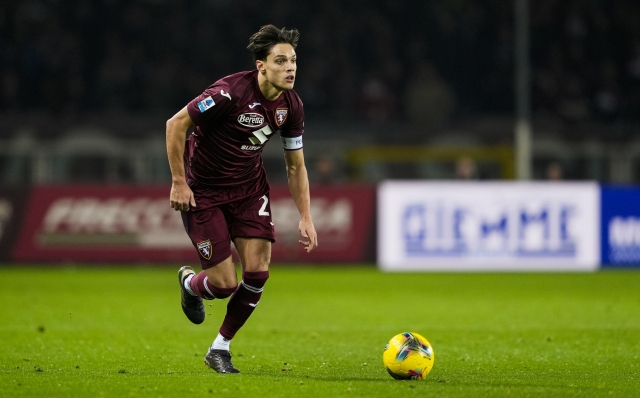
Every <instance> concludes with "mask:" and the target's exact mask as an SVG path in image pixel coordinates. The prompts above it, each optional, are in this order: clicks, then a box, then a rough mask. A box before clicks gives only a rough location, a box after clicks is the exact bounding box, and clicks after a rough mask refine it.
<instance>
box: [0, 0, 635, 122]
mask: <svg viewBox="0 0 640 398" xmlns="http://www.w3.org/2000/svg"><path fill="white" fill-rule="evenodd" d="M529 3H530V8H531V14H530V23H531V60H532V67H533V68H532V85H533V86H532V88H533V91H532V99H533V111H534V116H537V117H553V118H561V119H564V120H568V121H582V120H604V121H609V120H636V119H638V117H639V115H640V23H638V21H640V3H639V2H638V1H634V0H616V1H610V0H573V1H572V0H536V1H530V2H529ZM0 7H1V8H0V113H2V112H5V113H6V112H22V111H28V112H32V111H34V112H52V113H55V114H64V115H76V114H82V113H87V112H89V113H100V112H160V113H164V114H165V116H169V115H170V114H171V113H172V112H175V111H177V110H178V109H179V108H181V107H182V106H184V105H185V104H186V102H187V101H189V100H190V99H192V98H193V97H194V96H195V95H197V94H198V93H200V92H201V91H202V90H203V89H204V88H205V87H207V86H208V85H209V84H211V83H212V82H213V81H215V80H217V79H218V78H220V77H223V76H224V75H226V74H229V73H232V72H235V71H240V70H247V69H253V67H254V66H253V63H252V60H251V56H250V54H249V52H248V51H247V50H246V45H247V42H248V38H249V36H250V35H251V34H252V33H253V32H255V31H256V30H257V29H258V28H259V27H260V26H261V25H264V24H267V23H273V24H275V25H277V26H286V27H289V28H298V29H299V30H300V32H301V38H300V45H299V48H298V55H299V73H298V76H299V79H298V81H297V83H296V90H297V91H298V92H299V94H300V95H301V97H302V99H303V101H304V103H305V109H306V110H307V113H308V114H309V115H319V116H322V117H324V118H327V119H331V118H335V119H342V120H367V121H370V122H374V123H375V122H385V121H391V120H411V121H413V122H416V123H428V124H429V125H431V126H438V125H440V124H444V123H447V122H449V121H450V120H452V119H455V118H465V117H470V116H477V115H485V114H491V115H509V114H512V113H513V108H514V106H513V102H514V88H513V86H514V85H513V79H514V73H513V68H514V60H513V53H514V51H513V46H514V27H513V23H514V22H513V21H514V11H513V2H511V1H504V0H484V1H483V0H428V1H409V0H323V1H318V2H301V1H294V0H274V1H270V2H262V1H258V0H146V1H143V0H137V1H134V0H127V1H125V0H95V1H91V0H75V1H74V0H68V1H64V0H21V1H15V2H3V4H2V6H0Z"/></svg>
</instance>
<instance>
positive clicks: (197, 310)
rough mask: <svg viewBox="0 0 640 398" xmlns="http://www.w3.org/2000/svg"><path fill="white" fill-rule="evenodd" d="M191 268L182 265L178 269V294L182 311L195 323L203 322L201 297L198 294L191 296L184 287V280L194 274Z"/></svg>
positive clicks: (203, 314)
mask: <svg viewBox="0 0 640 398" xmlns="http://www.w3.org/2000/svg"><path fill="white" fill-rule="evenodd" d="M195 273H196V272H195V271H194V270H193V268H191V267H188V266H184V267H182V268H180V270H179V271H178V282H180V296H181V301H182V311H184V314H185V315H186V316H187V318H189V320H190V321H191V322H193V323H195V324H201V323H202V322H204V317H205V312H204V304H203V303H202V299H201V298H200V297H198V296H192V295H191V294H190V293H189V292H188V291H187V289H186V288H185V287H184V280H185V279H186V278H187V277H188V276H189V275H192V274H194V275H195Z"/></svg>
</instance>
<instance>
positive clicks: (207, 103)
mask: <svg viewBox="0 0 640 398" xmlns="http://www.w3.org/2000/svg"><path fill="white" fill-rule="evenodd" d="M215 104H216V102H215V101H214V100H213V98H211V96H208V97H207V98H205V99H203V100H202V101H200V102H198V109H200V113H204V111H206V110H207V109H209V108H211V107H212V106H214V105H215Z"/></svg>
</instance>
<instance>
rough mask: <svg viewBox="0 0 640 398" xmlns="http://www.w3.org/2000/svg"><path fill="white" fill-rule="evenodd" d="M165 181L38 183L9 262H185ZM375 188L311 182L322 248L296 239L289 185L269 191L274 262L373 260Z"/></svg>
mask: <svg viewBox="0 0 640 398" xmlns="http://www.w3.org/2000/svg"><path fill="white" fill-rule="evenodd" d="M169 188H170V187H168V186H164V185H162V186H133V185H127V186H102V185H88V186H85V185H65V186H61V185H55V186H38V187H35V188H34V189H33V190H32V194H31V196H30V199H29V200H28V201H27V203H26V211H25V217H24V223H23V227H22V231H21V233H20V234H19V237H18V239H17V242H16V243H15V245H14V248H13V254H12V259H13V260H14V261H45V262H61V261H62V262H98V263H109V262H149V263H156V262H188V263H192V264H197V263H198V255H197V252H196V251H195V249H194V248H193V245H192V243H191V241H190V240H189V238H188V236H187V234H186V233H185V231H184V228H183V225H182V219H181V217H180V213H179V212H176V211H174V210H173V209H172V208H171V207H170V206H169ZM374 203H375V189H374V188H372V187H324V188H322V187H318V188H314V187H312V215H313V217H314V222H315V226H316V229H317V231H318V234H319V242H320V246H319V247H318V248H317V249H316V250H314V251H313V252H311V253H309V254H308V253H306V252H305V251H304V250H303V248H302V246H301V245H300V244H299V243H298V239H299V232H298V221H299V220H300V216H299V214H298V211H297V208H296V207H295V203H294V202H293V200H292V199H291V194H290V193H289V189H288V187H286V186H274V187H272V190H271V211H272V212H273V215H272V217H273V221H274V224H275V226H276V240H277V242H276V243H275V244H274V245H273V253H272V261H273V262H362V261H366V260H369V261H373V257H374V255H373V250H372V246H373V239H374V236H373V227H374V225H375V220H374V218H373V216H374V213H375V204H374Z"/></svg>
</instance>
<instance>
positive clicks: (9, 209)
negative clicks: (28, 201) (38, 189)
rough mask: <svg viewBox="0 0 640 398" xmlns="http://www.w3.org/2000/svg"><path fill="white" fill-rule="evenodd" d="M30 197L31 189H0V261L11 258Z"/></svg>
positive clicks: (5, 187)
mask: <svg viewBox="0 0 640 398" xmlns="http://www.w3.org/2000/svg"><path fill="white" fill-rule="evenodd" d="M28 195H29V189H28V188H26V187H12V186H3V187H0V261H7V260H9V258H10V254H11V247H13V243H14V242H15V240H16V237H17V235H18V230H19V229H20V225H21V221H22V213H23V211H24V202H25V198H27V197H28Z"/></svg>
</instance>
